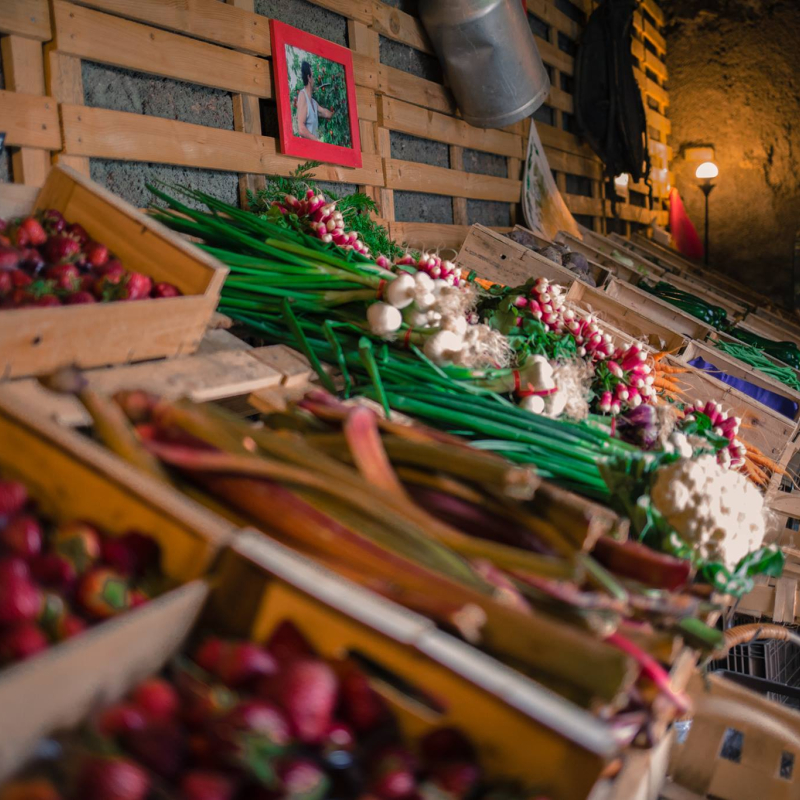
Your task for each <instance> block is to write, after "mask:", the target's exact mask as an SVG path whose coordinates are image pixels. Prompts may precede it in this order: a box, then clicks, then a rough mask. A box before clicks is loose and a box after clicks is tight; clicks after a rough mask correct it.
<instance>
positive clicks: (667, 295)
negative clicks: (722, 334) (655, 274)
mask: <svg viewBox="0 0 800 800" xmlns="http://www.w3.org/2000/svg"><path fill="white" fill-rule="evenodd" d="M639 288H640V289H644V290H645V291H646V292H650V294H652V295H655V296H656V297H658V298H659V299H660V300H665V301H666V302H667V303H669V304H670V305H673V306H675V307H676V308H679V309H680V310H681V311H685V312H686V313H687V314H690V315H691V316H693V317H697V319H699V320H701V321H702V322H705V323H707V324H708V325H712V326H713V327H714V328H716V329H717V330H723V331H727V330H728V329H729V328H730V322H729V320H728V315H727V313H726V312H725V309H724V308H721V307H720V306H715V305H712V304H711V303H708V302H706V301H705V300H702V299H701V298H699V297H696V296H695V295H693V294H691V293H690V292H684V291H683V290H681V289H678V288H676V287H675V286H672V285H671V284H669V283H666V282H665V281H659V282H658V283H656V284H649V283H647V282H646V281H642V282H641V283H640V284H639Z"/></svg>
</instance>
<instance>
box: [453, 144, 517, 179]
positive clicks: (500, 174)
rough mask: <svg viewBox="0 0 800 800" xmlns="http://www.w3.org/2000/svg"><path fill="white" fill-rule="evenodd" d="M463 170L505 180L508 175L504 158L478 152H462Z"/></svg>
mask: <svg viewBox="0 0 800 800" xmlns="http://www.w3.org/2000/svg"><path fill="white" fill-rule="evenodd" d="M464 170H465V171H466V172H479V173H480V174H481V175H494V176H495V177H496V178H505V177H507V175H508V162H507V161H506V159H505V157H504V156H498V155H494V154H493V153H483V152H481V151H480V150H464Z"/></svg>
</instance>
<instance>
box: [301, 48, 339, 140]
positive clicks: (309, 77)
mask: <svg viewBox="0 0 800 800" xmlns="http://www.w3.org/2000/svg"><path fill="white" fill-rule="evenodd" d="M300 77H301V79H302V81H303V88H302V90H301V92H300V94H299V95H298V97H297V130H298V134H299V135H300V136H302V137H303V138H304V139H313V140H314V141H315V142H318V141H319V140H320V139H319V118H320V117H322V118H323V119H330V118H331V117H332V116H333V114H334V112H333V110H331V109H330V108H323V107H322V106H321V105H320V104H319V103H318V102H317V101H316V100H315V99H314V70H312V69H311V64H309V63H308V61H303V62H302V64H301V65H300Z"/></svg>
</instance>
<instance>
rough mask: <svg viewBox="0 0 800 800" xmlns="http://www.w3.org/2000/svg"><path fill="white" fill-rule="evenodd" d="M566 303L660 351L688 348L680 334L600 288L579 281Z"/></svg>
mask: <svg viewBox="0 0 800 800" xmlns="http://www.w3.org/2000/svg"><path fill="white" fill-rule="evenodd" d="M566 300H567V302H569V303H572V304H574V305H576V306H578V307H580V308H582V309H584V310H586V311H591V312H592V313H594V314H596V315H597V317H598V318H599V319H601V320H603V322H604V323H608V324H610V325H613V326H614V327H615V328H618V329H619V330H620V331H623V332H624V333H626V334H627V335H628V336H631V337H633V338H634V339H640V340H642V341H643V342H645V343H646V344H647V345H648V346H649V347H651V348H653V349H654V350H656V351H662V350H669V351H674V352H678V351H680V350H682V349H683V348H684V347H685V346H686V339H685V338H684V337H683V336H682V335H681V334H680V333H678V332H676V331H675V330H673V329H671V328H668V327H666V326H664V325H661V324H659V323H658V322H656V321H655V320H653V319H651V318H649V317H647V316H645V315H644V314H642V313H640V312H639V311H637V310H636V309H634V308H632V307H631V306H629V305H626V304H624V303H622V302H620V301H619V300H617V299H615V298H614V297H612V296H611V295H609V294H607V293H606V292H603V291H601V290H600V289H593V288H592V287H591V286H586V284H582V283H579V282H576V283H574V284H573V285H572V286H571V287H570V290H569V291H568V292H567V297H566Z"/></svg>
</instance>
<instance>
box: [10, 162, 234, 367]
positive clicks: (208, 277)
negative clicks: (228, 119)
mask: <svg viewBox="0 0 800 800" xmlns="http://www.w3.org/2000/svg"><path fill="white" fill-rule="evenodd" d="M4 195H5V190H4V189H3V188H2V187H0V216H3V215H4V210H3V198H4ZM12 202H14V203H15V207H16V199H15V197H13V196H12ZM47 208H55V209H57V210H59V211H61V212H62V214H63V215H64V216H65V217H66V219H67V220H68V221H69V222H78V223H80V224H81V225H83V227H84V228H85V229H86V230H87V232H88V233H89V235H90V236H91V237H92V238H94V239H97V240H99V241H101V242H103V243H104V244H106V245H108V247H109V249H110V250H111V251H113V252H114V253H115V254H116V255H117V256H119V258H120V259H121V261H122V263H123V264H124V265H125V266H126V267H127V268H128V269H130V270H135V271H137V272H143V273H145V274H146V275H149V276H150V277H152V278H153V279H154V280H155V281H168V282H169V283H173V284H175V285H176V286H177V287H178V288H179V289H180V290H181V291H182V292H183V293H184V296H183V297H175V298H160V299H148V300H137V301H135V302H127V303H126V302H116V303H97V304H96V305H76V306H62V307H60V308H23V309H16V310H6V311H2V312H0V377H4V378H14V377H20V376H23V375H37V374H42V373H45V372H49V371H51V370H53V369H56V368H58V367H62V366H66V365H69V364H74V365H76V366H78V367H96V366H103V365H106V364H121V363H127V362H131V361H143V360H145V359H150V358H161V357H163V356H176V355H181V354H184V355H185V354H188V353H192V352H194V351H195V350H196V349H197V346H198V345H199V344H200V340H201V339H202V337H203V333H204V332H205V329H206V326H207V324H208V321H209V319H210V318H211V314H212V313H213V312H214V309H215V308H216V305H217V301H218V299H219V293H220V290H221V288H222V284H223V283H224V280H225V276H226V274H227V271H228V270H227V268H226V267H224V266H223V265H222V264H221V263H220V262H219V261H217V260H216V259H214V258H211V257H210V256H209V255H207V254H206V253H204V252H203V251H201V250H199V249H197V248H195V247H193V246H192V245H190V244H189V243H188V242H187V241H186V240H184V239H183V238H182V237H181V236H179V235H178V234H175V233H173V232H172V231H170V230H168V229H167V228H165V227H164V226H163V225H161V224H159V223H157V222H155V221H154V220H152V219H150V218H149V217H147V216H146V215H144V214H142V213H140V212H139V211H137V210H136V209H134V208H132V207H131V206H130V205H128V204H127V203H125V202H124V201H122V200H120V199H119V198H118V197H116V196H115V195H113V194H111V192H108V191H106V190H105V189H103V188H101V187H100V186H98V185H97V184H94V183H92V182H91V181H89V180H88V179H86V178H84V177H82V176H81V175H79V174H78V173H77V172H75V171H74V170H72V169H70V168H68V167H58V168H55V169H53V170H51V172H50V174H49V175H48V178H47V181H46V183H45V185H44V187H43V188H42V190H41V191H40V192H39V194H38V196H37V198H36V202H35V204H34V210H43V209H47Z"/></svg>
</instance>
